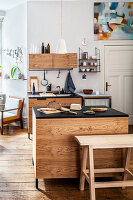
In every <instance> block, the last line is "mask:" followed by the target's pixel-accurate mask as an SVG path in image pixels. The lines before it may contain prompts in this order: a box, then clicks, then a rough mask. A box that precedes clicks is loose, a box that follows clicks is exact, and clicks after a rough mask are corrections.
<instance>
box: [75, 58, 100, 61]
mask: <svg viewBox="0 0 133 200" xmlns="http://www.w3.org/2000/svg"><path fill="white" fill-rule="evenodd" d="M79 60H94V61H95V60H100V59H98V58H96V59H91V58H90V59H83V58H82V59H79Z"/></svg>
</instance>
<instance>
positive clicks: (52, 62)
mask: <svg viewBox="0 0 133 200" xmlns="http://www.w3.org/2000/svg"><path fill="white" fill-rule="evenodd" d="M76 67H77V54H76V53H66V54H30V55H29V69H59V68H60V69H61V68H76Z"/></svg>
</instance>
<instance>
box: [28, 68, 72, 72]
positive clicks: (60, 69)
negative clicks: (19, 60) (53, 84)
mask: <svg viewBox="0 0 133 200" xmlns="http://www.w3.org/2000/svg"><path fill="white" fill-rule="evenodd" d="M64 70H68V71H70V70H73V68H57V69H29V71H32V72H33V71H38V72H39V71H43V72H44V71H45V72H46V71H64Z"/></svg>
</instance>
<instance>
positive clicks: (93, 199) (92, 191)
mask: <svg viewBox="0 0 133 200" xmlns="http://www.w3.org/2000/svg"><path fill="white" fill-rule="evenodd" d="M89 171H90V173H89V177H90V184H89V187H90V200H96V196H95V176H94V156H93V147H92V146H89Z"/></svg>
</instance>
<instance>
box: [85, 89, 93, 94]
mask: <svg viewBox="0 0 133 200" xmlns="http://www.w3.org/2000/svg"><path fill="white" fill-rule="evenodd" d="M83 93H84V94H92V93H93V90H91V89H84V90H83Z"/></svg>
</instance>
